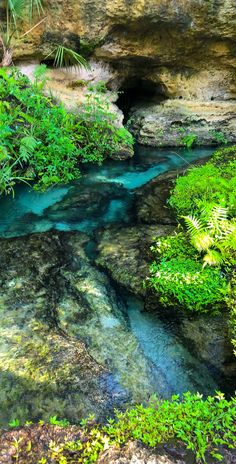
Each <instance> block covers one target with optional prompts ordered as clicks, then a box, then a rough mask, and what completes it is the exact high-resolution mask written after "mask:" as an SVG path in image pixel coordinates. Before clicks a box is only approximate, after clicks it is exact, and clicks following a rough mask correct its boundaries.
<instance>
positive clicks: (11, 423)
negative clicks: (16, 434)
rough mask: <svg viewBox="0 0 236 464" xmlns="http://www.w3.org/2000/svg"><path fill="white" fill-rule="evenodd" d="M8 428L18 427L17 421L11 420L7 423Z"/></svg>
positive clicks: (18, 422)
mask: <svg viewBox="0 0 236 464" xmlns="http://www.w3.org/2000/svg"><path fill="white" fill-rule="evenodd" d="M8 425H9V427H11V428H15V427H19V426H20V421H19V419H13V420H12V421H11V422H9V423H8Z"/></svg>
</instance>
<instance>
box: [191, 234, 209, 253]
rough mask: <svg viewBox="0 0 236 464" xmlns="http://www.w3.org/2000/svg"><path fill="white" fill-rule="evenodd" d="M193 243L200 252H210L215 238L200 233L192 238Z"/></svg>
mask: <svg viewBox="0 0 236 464" xmlns="http://www.w3.org/2000/svg"><path fill="white" fill-rule="evenodd" d="M191 243H192V245H193V246H194V248H196V249H197V250H198V251H200V252H201V251H206V250H208V249H209V248H210V247H211V246H212V245H213V243H214V240H213V238H212V237H211V236H210V234H208V233H207V232H205V231H200V232H199V233H197V234H195V235H194V236H193V237H192V238H191Z"/></svg>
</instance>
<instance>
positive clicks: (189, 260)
mask: <svg viewBox="0 0 236 464" xmlns="http://www.w3.org/2000/svg"><path fill="white" fill-rule="evenodd" d="M151 249H152V251H153V252H154V253H155V257H156V260H155V261H154V262H153V263H152V264H151V266H150V277H149V278H148V285H149V286H150V287H151V288H152V289H154V290H155V292H156V293H157V295H158V297H159V300H160V302H161V304H162V305H163V306H176V304H179V305H181V306H182V307H183V308H185V309H187V310H189V311H197V312H207V311H209V309H211V310H213V311H216V310H217V309H219V306H220V305H222V303H223V302H224V301H225V298H226V295H227V291H228V284H227V280H226V278H225V277H223V275H222V274H221V272H220V268H219V267H216V268H214V269H213V268H209V267H207V268H203V266H202V263H201V260H200V257H199V255H198V253H197V251H196V250H195V249H194V247H193V246H192V244H191V243H189V241H188V239H187V237H186V236H185V234H184V233H183V232H181V233H179V234H175V235H172V236H167V237H164V238H161V239H159V240H157V242H156V244H155V245H154V246H152V247H151ZM211 305H214V309H212V308H211Z"/></svg>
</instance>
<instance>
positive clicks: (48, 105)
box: [0, 69, 133, 193]
mask: <svg viewBox="0 0 236 464" xmlns="http://www.w3.org/2000/svg"><path fill="white" fill-rule="evenodd" d="M42 81H43V80H42V76H39V75H38V74H37V75H36V81H35V83H30V82H29V80H28V78H27V77H26V76H24V75H22V74H21V73H20V72H19V71H17V70H16V69H11V70H10V71H9V72H7V71H6V70H1V72H0V99H1V103H0V139H1V143H0V168H1V169H0V192H1V193H9V192H12V193H13V192H14V185H15V184H16V183H18V182H29V181H34V186H35V188H39V189H46V188H48V187H50V186H51V185H54V184H57V183H67V182H70V181H72V180H73V179H78V178H79V177H80V170H79V163H85V162H86V163H87V162H96V163H101V162H102V161H103V159H104V158H105V157H108V156H110V155H111V154H113V153H114V152H115V151H116V150H118V148H119V146H120V144H123V145H124V143H126V144H127V145H131V146H132V144H133V139H132V137H131V135H130V134H129V132H128V131H127V130H126V129H124V128H118V127H116V126H115V124H114V118H115V117H114V115H113V114H111V113H110V112H109V110H108V107H107V106H105V107H104V105H103V104H102V103H101V101H100V98H99V96H97V94H96V95H95V94H93V98H92V97H91V93H89V96H88V102H87V104H86V105H85V106H84V107H83V108H81V113H80V115H78V116H75V115H72V114H69V113H68V112H67V111H66V110H65V108H64V107H63V105H55V104H54V102H53V101H52V99H51V98H49V97H46V96H45V95H44V94H43V93H42V85H41V84H42Z"/></svg>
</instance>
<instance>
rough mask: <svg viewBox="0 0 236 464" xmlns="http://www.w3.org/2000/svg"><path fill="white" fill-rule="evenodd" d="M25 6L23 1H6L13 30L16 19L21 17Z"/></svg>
mask: <svg viewBox="0 0 236 464" xmlns="http://www.w3.org/2000/svg"><path fill="white" fill-rule="evenodd" d="M25 6H26V2H25V0H7V8H8V11H9V14H10V19H12V21H13V23H14V26H15V28H16V24H17V19H19V18H21V17H22V14H23V11H24V9H25Z"/></svg>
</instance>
